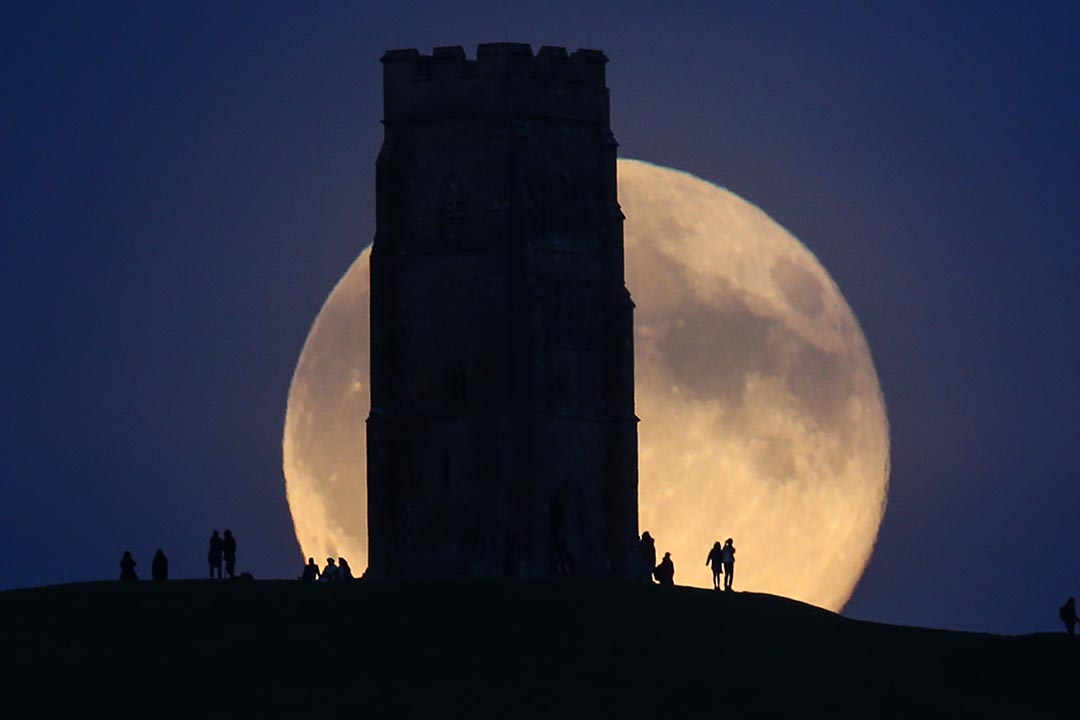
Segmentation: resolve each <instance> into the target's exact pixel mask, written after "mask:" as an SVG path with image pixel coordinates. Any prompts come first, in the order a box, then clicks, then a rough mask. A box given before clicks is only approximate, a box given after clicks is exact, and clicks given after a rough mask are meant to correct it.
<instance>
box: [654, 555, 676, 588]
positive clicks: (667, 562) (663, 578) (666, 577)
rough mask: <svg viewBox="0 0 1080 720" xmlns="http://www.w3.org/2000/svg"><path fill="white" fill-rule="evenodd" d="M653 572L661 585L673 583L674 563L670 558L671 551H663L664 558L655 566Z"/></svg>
mask: <svg viewBox="0 0 1080 720" xmlns="http://www.w3.org/2000/svg"><path fill="white" fill-rule="evenodd" d="M655 574H656V579H657V580H659V581H660V584H661V585H674V584H675V563H674V561H672V559H671V553H669V552H666V553H664V559H663V560H661V561H660V564H659V565H657V566H656V573H655Z"/></svg>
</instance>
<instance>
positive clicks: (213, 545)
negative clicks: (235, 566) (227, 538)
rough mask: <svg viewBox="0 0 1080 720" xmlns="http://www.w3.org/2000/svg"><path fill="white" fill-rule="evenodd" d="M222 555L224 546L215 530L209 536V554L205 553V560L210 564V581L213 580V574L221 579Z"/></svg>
mask: <svg viewBox="0 0 1080 720" xmlns="http://www.w3.org/2000/svg"><path fill="white" fill-rule="evenodd" d="M223 553H224V546H223V543H222V541H221V536H220V535H218V531H217V530H215V531H214V533H213V534H212V535H211V536H210V552H209V553H207V556H206V559H207V561H208V562H209V563H210V579H211V580H213V579H214V573H215V572H216V573H217V576H218V578H219V579H220V578H221V556H222V554H223Z"/></svg>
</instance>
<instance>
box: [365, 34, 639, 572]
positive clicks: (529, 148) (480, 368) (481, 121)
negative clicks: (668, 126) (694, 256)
mask: <svg viewBox="0 0 1080 720" xmlns="http://www.w3.org/2000/svg"><path fill="white" fill-rule="evenodd" d="M606 62H607V58H606V57H604V55H603V53H601V52H599V51H596V50H578V51H576V52H574V53H571V54H567V52H566V50H565V49H563V48H557V47H543V48H541V49H540V51H539V52H538V53H537V54H536V55H535V56H534V55H533V52H532V49H531V48H530V47H529V46H528V45H523V44H517V43H497V44H490V45H480V46H479V48H478V49H477V57H476V59H475V60H472V59H467V58H466V56H465V52H464V50H462V48H460V47H440V48H435V50H434V52H433V54H432V55H430V56H429V55H421V54H420V53H418V52H417V51H416V50H393V51H390V52H387V53H386V54H385V55H384V56H383V58H382V64H383V99H384V110H383V124H384V126H385V138H384V140H383V146H382V149H381V151H380V152H379V157H378V161H377V165H376V170H377V211H376V212H377V221H376V232H375V241H374V247H373V250H372V255H371V383H372V385H371V415H370V416H369V418H368V421H367V433H368V441H367V448H368V529H369V547H370V566H369V573H370V575H371V576H374V577H501V576H510V577H549V576H556V575H562V574H570V575H574V576H578V577H593V578H599V577H615V578H631V577H642V578H643V577H645V576H644V574H643V571H642V570H640V564H639V563H637V562H636V559H637V558H638V557H639V555H638V550H637V418H636V417H635V415H634V349H633V308H634V305H633V303H632V302H631V300H630V294H629V293H628V292H627V289H626V285H625V282H624V276H623V234H622V222H623V216H622V213H621V212H620V210H619V204H618V198H617V191H616V178H615V149H616V142H615V138H614V136H613V135H612V133H611V128H610V125H609V111H608V90H607V86H606V84H605V77H604V65H605V63H606Z"/></svg>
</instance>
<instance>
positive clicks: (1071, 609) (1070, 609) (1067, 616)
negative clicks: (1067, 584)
mask: <svg viewBox="0 0 1080 720" xmlns="http://www.w3.org/2000/svg"><path fill="white" fill-rule="evenodd" d="M1058 616H1059V617H1060V618H1061V622H1063V623H1065V632H1067V633H1069V637H1076V623H1077V622H1080V620H1078V619H1077V617H1076V598H1074V597H1071V598H1069V599H1068V600H1066V601H1065V604H1064V605H1062V606H1061V609H1059V610H1058Z"/></svg>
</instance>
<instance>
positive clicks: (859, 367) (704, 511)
mask: <svg viewBox="0 0 1080 720" xmlns="http://www.w3.org/2000/svg"><path fill="white" fill-rule="evenodd" d="M618 171H619V201H620V204H621V205H622V207H623V212H624V213H625V214H626V217H627V220H626V226H625V241H626V276H627V285H628V287H629V288H630V292H631V294H632V295H633V298H634V301H635V303H636V304H637V310H636V315H635V332H634V342H635V362H636V404H637V414H638V416H639V417H640V418H641V425H640V438H639V483H640V489H639V497H640V528H641V530H649V531H650V533H651V534H652V535H653V537H655V538H656V543H657V551H658V553H660V554H663V553H664V552H671V554H672V558H673V559H674V561H675V565H676V575H675V580H676V582H677V583H679V584H685V585H696V586H699V587H711V586H712V579H711V577H712V576H711V574H710V571H709V569H708V568H707V567H706V566H705V564H704V563H705V556H706V555H707V554H708V551H709V548H710V547H711V546H712V543H713V542H714V541H716V540H721V541H722V540H724V539H725V538H727V537H732V538H734V539H735V546H736V547H737V548H738V554H737V562H736V575H735V589H736V590H739V589H742V590H754V591H759V592H769V593H775V594H778V595H785V596H788V597H793V598H796V599H799V600H803V601H805V602H810V603H813V604H816V605H820V606H822V607H826V608H830V609H833V610H840V609H841V608H842V607H843V605H844V604H845V603H846V602H847V600H848V598H849V597H850V596H851V593H852V591H853V590H854V588H855V585H856V583H857V582H858V580H859V577H860V576H861V575H862V572H863V569H864V568H865V566H866V563H867V561H868V560H869V558H870V554H871V552H872V550H873V546H874V542H875V539H876V537H877V532H878V527H879V526H880V523H881V518H882V514H883V512H884V508H885V499H886V491H887V489H888V479H889V436H888V423H887V420H886V416H885V405H884V401H883V398H882V394H881V388H880V385H879V384H878V379H877V375H876V373H875V371H874V366H873V362H872V360H871V357H870V351H869V349H868V347H867V344H866V340H865V338H864V337H863V334H862V332H861V330H860V329H859V325H858V322H857V321H856V319H855V316H854V314H853V313H852V312H851V309H850V308H849V307H848V305H847V303H846V302H845V301H844V298H843V296H842V295H841V294H840V291H839V290H838V289H837V287H836V284H835V283H834V282H833V281H832V279H831V278H830V277H829V275H828V273H826V271H825V270H824V268H822V266H821V264H820V263H819V262H818V261H817V259H816V258H815V257H814V256H813V254H812V253H810V251H809V250H807V249H806V247H804V246H803V245H802V244H801V243H799V241H798V240H796V239H795V238H794V237H793V236H792V235H790V234H789V233H788V232H787V231H786V230H784V229H783V228H782V227H780V225H778V224H777V223H776V222H774V221H773V220H772V219H771V218H769V217H768V216H767V215H766V214H765V213H764V212H762V211H761V210H760V209H758V208H757V207H755V206H754V205H751V204H750V203H748V202H746V201H745V200H742V199H741V198H739V197H738V196H736V195H734V194H733V193H730V192H728V191H727V190H724V189H722V188H719V187H717V186H715V185H712V184H710V183H707V182H705V181H703V180H700V179H698V178H696V177H693V176H692V175H688V174H686V173H682V172H678V171H675V170H671V169H668V168H662V167H658V166H654V165H650V164H647V163H643V162H639V161H634V160H620V161H619V166H618ZM368 256H369V251H368V250H364V251H363V252H362V253H361V254H360V256H359V257H358V258H357V260H356V261H355V262H354V263H353V265H352V267H350V268H349V270H348V272H347V273H346V274H345V276H344V277H343V278H342V279H341V280H340V281H339V282H338V285H337V287H335V288H334V291H333V292H332V293H331V294H330V297H329V298H328V299H327V301H326V303H325V305H324V306H323V309H322V311H321V312H320V313H319V316H318V318H316V320H315V324H314V326H313V327H312V329H311V332H310V334H309V336H308V339H307V342H306V343H305V344H304V349H303V352H302V353H301V355H300V361H299V364H298V365H297V368H296V372H295V374H294V376H293V381H292V385H291V387H290V389H289V398H288V408H287V412H286V420H285V434H284V441H283V454H284V472H285V481H286V489H287V492H288V499H289V507H290V510H291V511H292V515H293V523H294V525H295V528H296V535H297V539H298V540H299V542H300V546H301V549H302V551H303V553H304V555H305V557H307V556H312V557H315V558H316V559H318V560H320V561H321V559H322V558H325V557H328V556H331V555H333V556H344V557H346V558H348V559H349V561H350V564H351V565H352V566H353V567H354V568H362V567H364V566H365V565H366V564H367V504H366V500H367V499H366V467H365V462H366V455H365V452H366V448H365V428H364V420H365V418H366V417H367V413H368V409H369V396H368V300H369V293H368Z"/></svg>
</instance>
